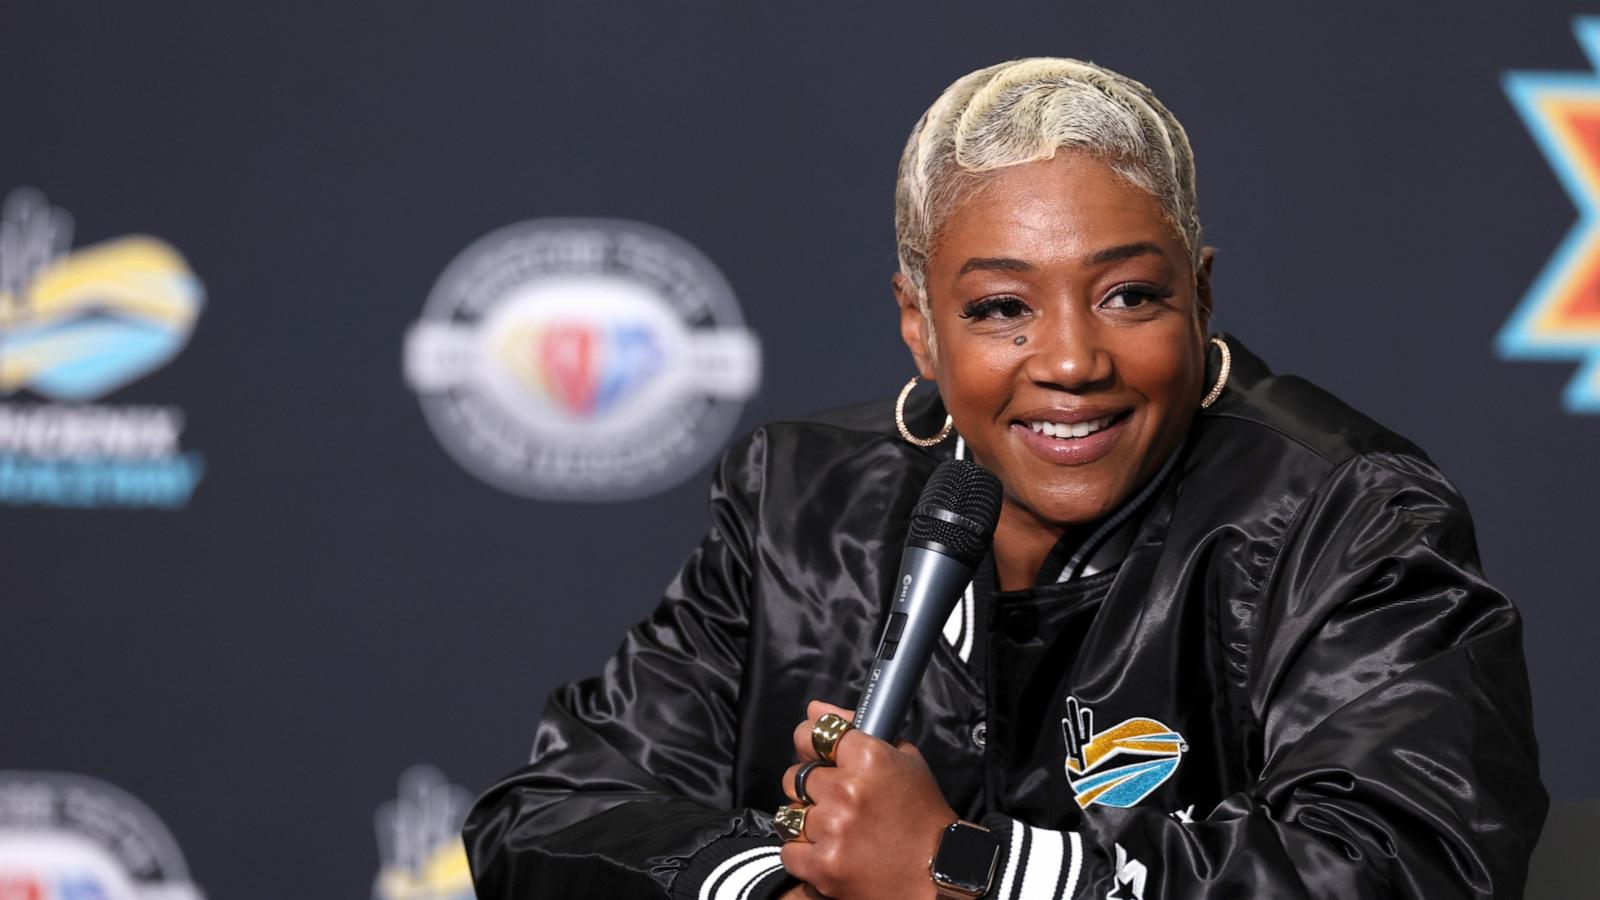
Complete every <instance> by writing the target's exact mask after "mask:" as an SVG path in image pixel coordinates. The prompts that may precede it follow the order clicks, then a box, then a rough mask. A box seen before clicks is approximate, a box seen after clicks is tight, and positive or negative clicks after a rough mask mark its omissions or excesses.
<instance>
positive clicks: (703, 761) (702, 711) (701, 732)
mask: <svg viewBox="0 0 1600 900" xmlns="http://www.w3.org/2000/svg"><path fill="white" fill-rule="evenodd" d="M762 455H763V454H762V441H761V434H760V432H757V433H756V434H755V435H753V436H752V437H751V438H748V439H746V440H745V441H744V442H742V443H741V444H739V445H736V446H735V447H734V448H732V449H730V450H729V451H728V453H727V454H726V455H725V456H724V457H723V462H722V465H721V466H720V467H719V469H718V472H717V474H716V476H715V477H714V479H713V484H712V491H711V512H712V528H711V531H710V533H709V534H708V535H707V537H706V538H705V540H704V541H703V542H702V543H701V544H700V546H699V547H698V548H697V549H696V550H695V551H694V552H693V553H692V554H691V555H690V557H689V559H688V561H687V562H686V563H685V564H684V566H683V569H682V570H681V571H680V572H679V574H678V576H677V577H676V578H675V579H674V580H673V581H672V583H671V585H670V586H668V588H667V590H666V593H665V596H664V598H663V599H662V601H661V603H660V605H659V606H658V607H657V608H656V610H655V611H654V612H653V613H652V614H651V616H650V617H649V618H648V619H646V620H645V621H644V622H641V623H640V624H638V625H636V626H634V627H633V628H632V629H631V630H630V631H629V632H628V634H627V636H626V637H625V639H624V640H623V642H622V646H621V647H620V648H619V649H618V651H617V653H616V655H615V656H613V657H612V659H611V660H610V661H609V662H608V663H607V664H606V666H605V669H604V672H603V674H601V675H599V676H598V677H594V678H590V679H587V680H584V681H579V682H576V683H573V684H569V685H566V686H564V687H561V688H559V689H558V690H556V691H555V692H554V693H553V694H552V696H551V697H550V700H549V702H548V704H547V705H546V707H545V711H544V714H543V717H542V718H541V719H540V721H539V725H538V730H537V732H536V735H535V738H534V743H533V752H532V758H531V760H530V762H529V764H528V765H527V766H526V767H524V768H522V769H521V770H519V771H517V772H515V773H513V774H511V775H510V776H509V777H507V778H505V779H504V780H502V781H501V782H500V783H498V784H496V785H495V786H494V787H492V788H490V789H489V790H488V791H487V792H486V793H485V794H484V795H483V796H482V797H481V798H479V800H478V801H477V803H476V804H475V805H474V807H473V809H472V811H471V812H470V813H469V815H468V817H467V822H466V826H465V828H464V829H463V837H464V839H465V841H466V845H467V850H468V857H469V859H470V860H471V864H472V873H473V880H474V883H475V886H476V890H477V896H478V898H479V900H531V898H535V897H596V898H601V897H603V898H633V897H673V898H680V897H683V898H702V897H703V898H711V900H721V898H723V897H725V896H726V897H746V898H755V900H760V898H765V897H770V896H775V895H776V894H777V893H778V892H780V891H781V890H782V889H784V888H785V887H787V885H788V884H792V883H794V882H792V881H790V880H788V879H787V876H786V875H785V873H784V872H783V869H782V864H781V863H780V862H779V860H778V848H779V846H780V841H779V840H778V838H777V837H776V836H774V835H773V832H772V827H771V817H770V814H763V813H759V812H756V811H754V810H750V809H734V808H731V806H732V803H733V797H734V785H733V757H734V751H735V743H736V740H737V735H738V728H737V725H738V723H737V721H736V719H737V709H738V695H739V687H740V677H741V671H742V669H743V665H744V655H745V646H746V635H747V631H748V626H749V621H750V608H749V604H750V598H749V592H748V587H749V582H750V562H751V552H752V546H753V543H754V535H753V525H752V523H753V521H754V516H755V506H756V504H757V503H758V502H759V501H758V497H759V485H760V476H761V460H762Z"/></svg>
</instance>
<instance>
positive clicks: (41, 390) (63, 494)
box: [0, 188, 205, 509]
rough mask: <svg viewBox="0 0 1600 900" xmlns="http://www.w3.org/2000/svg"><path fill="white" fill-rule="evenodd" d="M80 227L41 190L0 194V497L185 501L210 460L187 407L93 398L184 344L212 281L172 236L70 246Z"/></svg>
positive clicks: (31, 501)
mask: <svg viewBox="0 0 1600 900" xmlns="http://www.w3.org/2000/svg"><path fill="white" fill-rule="evenodd" d="M72 225H73V223H72V217H71V216H69V215H68V214H67V213H65V212H63V211H62V210H60V209H56V208H53V207H51V206H50V205H49V204H48V203H47V202H46V201H45V198H44V195H43V194H41V193H39V192H38V191H35V190H31V189H26V188H24V189H20V190H17V191H14V192H12V194H11V195H10V196H9V197H8V198H7V199H6V201H5V203H4V205H3V206H0V503H9V504H16V505H39V506H57V507H107V506H109V507H157V508H167V509H171V508H176V507H181V506H183V505H184V504H185V503H187V502H188V500H189V496H190V494H191V493H192V492H193V491H194V487H195V484H196V483H197V482H198V481H199V480H200V476H201V474H202V472H203V471H204V462H203V461H202V459H201V458H200V456H199V454H197V453H193V452H184V451H183V450H182V449H181V448H180V446H179V440H178V439H179V436H180V434H181V433H182V432H183V423H184V417H183V410H181V409H179V408H177V407H174V406H135V405H116V406H113V405H108V404H98V403H91V402H88V401H93V400H97V399H99V398H101V397H103V396H105V395H106V394H109V393H111V392H112V391H115V390H117V389H118V388H121V387H122V386H124V385H126V384H128V383H130V382H132V381H135V380H136V379H138V378H141V377H143V376H145V375H147V374H149V373H150V372H152V371H154V370H156V369H158V368H160V367H161V366H163V365H166V364H167V362H168V361H170V360H171V359H172V358H173V357H174V356H176V355H177V353H178V351H179V350H181V349H183V346H184V344H185V343H187V341H188V339H189V333H190V332H191V331H192V330H193V329H194V323H195V319H196V317H198V316H199V314H200V307H201V305H202V303H203V302H204V294H205V292H204V289H203V288H202V287H201V285H200V281H199V279H197V278H196V277H195V275H194V273H193V272H191V271H189V267H188V265H187V264H186V263H185V262H184V260H183V257H182V256H180V255H179V254H178V251H176V250H174V249H173V248H172V247H171V246H170V245H168V244H165V243H163V242H161V241H159V240H157V239H155V238H152V237H145V236H138V235H130V236H127V237H120V238H114V239H112V240H109V241H105V242H102V243H99V244H95V245H93V246H90V247H80V248H78V249H77V250H72V249H71V242H72ZM23 392H27V393H28V394H32V395H33V396H34V397H37V398H42V399H43V400H44V401H46V402H17V401H15V400H14V399H13V398H15V397H16V396H17V395H19V394H21V393H23Z"/></svg>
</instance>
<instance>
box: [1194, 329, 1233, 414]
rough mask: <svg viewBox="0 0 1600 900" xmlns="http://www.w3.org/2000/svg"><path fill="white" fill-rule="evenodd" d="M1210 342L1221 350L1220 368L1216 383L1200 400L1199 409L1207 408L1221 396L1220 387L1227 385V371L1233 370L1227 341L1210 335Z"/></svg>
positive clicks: (1231, 354)
mask: <svg viewBox="0 0 1600 900" xmlns="http://www.w3.org/2000/svg"><path fill="white" fill-rule="evenodd" d="M1211 343H1213V344H1216V345H1217V348H1218V349H1220V350H1221V351H1222V368H1221V369H1220V370H1219V371H1218V372H1217V383H1216V384H1213V385H1212V386H1211V390H1210V392H1208V393H1207V394H1206V398H1205V399H1204V400H1201V401H1200V408H1201V409H1209V408H1210V406H1211V404H1213V403H1215V402H1217V398H1218V397H1220V396H1222V389H1223V388H1225V387H1227V386H1228V373H1229V372H1231V371H1233V351H1231V350H1229V349H1228V342H1227V341H1225V340H1223V339H1222V338H1219V337H1212V338H1211Z"/></svg>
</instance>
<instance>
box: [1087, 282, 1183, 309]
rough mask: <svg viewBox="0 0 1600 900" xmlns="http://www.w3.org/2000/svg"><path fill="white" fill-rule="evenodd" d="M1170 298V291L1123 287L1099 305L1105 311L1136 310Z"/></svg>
mask: <svg viewBox="0 0 1600 900" xmlns="http://www.w3.org/2000/svg"><path fill="white" fill-rule="evenodd" d="M1171 296H1172V292H1171V291H1156V290H1151V289H1149V288H1138V287H1125V288H1118V289H1117V290H1116V292H1115V293H1113V294H1112V295H1111V296H1109V297H1107V298H1106V299H1105V300H1104V301H1103V302H1102V303H1101V304H1100V305H1101V306H1103V307H1105V308H1106V309H1136V308H1138V307H1140V306H1144V305H1146V304H1148V303H1158V302H1160V301H1162V300H1165V299H1167V298H1168V297H1171Z"/></svg>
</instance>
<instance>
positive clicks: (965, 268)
mask: <svg viewBox="0 0 1600 900" xmlns="http://www.w3.org/2000/svg"><path fill="white" fill-rule="evenodd" d="M979 269H997V270H999V271H1001V272H1032V271H1033V266H1032V265H1029V264H1028V263H1026V262H1024V261H1022V260H1020V259H1012V258H1010V257H1007V256H975V257H973V258H972V259H969V260H967V261H966V262H964V263H962V264H961V271H959V272H957V273H956V275H957V276H958V277H959V276H962V275H965V274H967V273H968V272H976V271H978V270H979Z"/></svg>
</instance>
